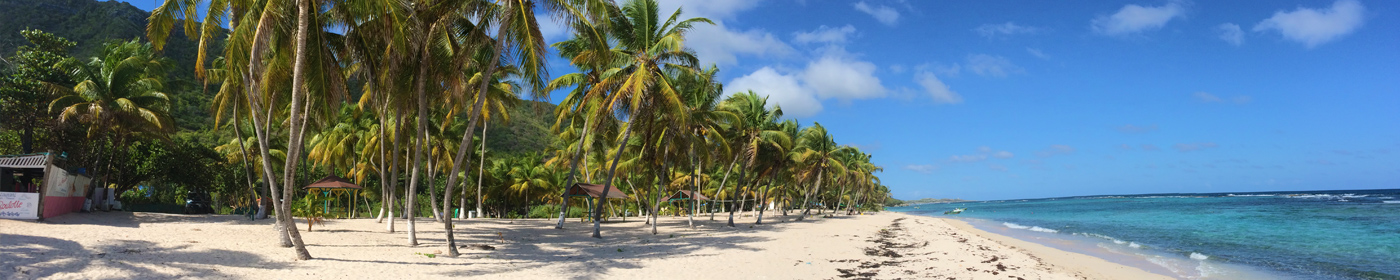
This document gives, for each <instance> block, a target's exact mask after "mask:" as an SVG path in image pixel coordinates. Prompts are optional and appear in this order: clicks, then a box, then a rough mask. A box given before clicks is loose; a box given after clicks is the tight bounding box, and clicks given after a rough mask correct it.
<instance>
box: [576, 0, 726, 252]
mask: <svg viewBox="0 0 1400 280" xmlns="http://www.w3.org/2000/svg"><path fill="white" fill-rule="evenodd" d="M680 15H681V10H680V9H677V10H676V11H675V12H674V13H672V14H671V16H670V17H669V18H668V19H667V20H666V21H665V22H662V21H661V20H660V18H659V17H660V13H659V11H658V8H657V3H656V1H655V0H633V1H628V2H627V3H626V4H625V5H624V6H623V7H622V13H621V15H620V16H617V17H615V18H614V20H613V21H612V24H611V26H609V29H610V32H609V34H612V35H614V36H616V38H617V42H618V47H619V48H621V49H620V50H618V51H619V52H621V53H623V54H626V55H627V57H628V58H629V59H628V61H627V62H626V63H625V64H623V65H621V66H618V67H615V68H612V69H609V70H607V71H605V73H607V72H611V74H610V75H607V76H605V77H603V79H602V80H601V81H600V82H599V86H597V87H595V88H594V89H593V90H594V91H599V90H608V89H615V90H614V91H613V94H611V95H609V96H607V97H606V98H605V103H604V104H606V108H607V110H605V111H603V112H626V113H627V115H629V116H631V117H632V120H630V121H628V122H627V127H626V128H625V129H623V131H622V141H620V142H619V143H623V144H622V145H619V146H618V149H617V150H618V152H617V153H616V155H614V156H613V160H612V163H611V167H609V168H608V176H607V179H606V180H605V181H604V184H603V185H605V186H611V185H612V181H613V179H615V177H616V175H617V174H616V171H617V164H618V161H619V160H620V159H621V156H622V149H623V148H625V147H626V146H627V145H625V143H628V141H629V139H630V138H631V137H632V130H633V129H634V127H633V126H637V124H638V123H640V122H645V121H647V120H645V118H646V116H653V115H667V114H669V115H672V116H678V115H683V114H684V111H683V110H681V108H684V104H683V103H682V102H681V100H680V94H679V93H678V92H677V91H676V89H675V87H674V86H673V85H672V84H671V81H669V80H668V79H666V75H665V73H666V71H667V70H666V69H667V68H682V67H689V68H692V69H693V67H694V65H695V64H696V59H695V56H694V55H693V54H691V53H690V52H689V51H687V50H686V49H685V48H684V42H685V33H686V32H687V31H689V30H690V28H691V27H693V26H694V24H695V23H710V24H714V23H713V22H711V21H710V20H709V19H706V18H691V19H685V20H679V19H678V18H679V17H680ZM643 128H645V127H643ZM643 148H646V145H643ZM608 190H609V188H604V189H603V193H602V194H601V196H602V197H607V195H608ZM603 204H604V203H597V205H594V206H593V207H594V209H593V213H592V215H593V237H594V238H602V237H603V236H602V234H601V232H600V231H601V227H602V224H601V220H600V218H601V217H602V211H603Z"/></svg>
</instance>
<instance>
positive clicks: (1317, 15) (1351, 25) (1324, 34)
mask: <svg viewBox="0 0 1400 280" xmlns="http://www.w3.org/2000/svg"><path fill="white" fill-rule="evenodd" d="M1365 13H1366V7H1363V6H1361V2H1357V1H1356V0H1338V1H1337V2H1335V3H1332V7H1331V8H1327V9H1309V8H1303V7H1298V9H1297V10H1294V11H1292V12H1284V11H1277V12H1274V16H1273V17H1270V18H1268V19H1265V20H1264V21H1261V22H1259V24H1256V25H1254V31H1255V32H1264V31H1278V32H1279V34H1282V35H1283V37H1284V38H1286V39H1289V40H1293V41H1297V42H1299V43H1303V45H1304V46H1307V47H1308V48H1313V47H1316V46H1317V45H1321V44H1323V43H1327V42H1330V41H1332V40H1336V39H1337V38H1340V37H1342V36H1344V35H1347V34H1351V33H1352V32H1354V31H1356V29H1357V28H1360V27H1361V24H1362V21H1363V20H1364V17H1365Z"/></svg>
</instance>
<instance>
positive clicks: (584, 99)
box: [545, 5, 620, 229]
mask: <svg viewBox="0 0 1400 280" xmlns="http://www.w3.org/2000/svg"><path fill="white" fill-rule="evenodd" d="M570 8H571V9H569V11H570V13H572V14H575V15H576V18H577V19H578V20H576V21H575V22H573V23H572V25H573V30H574V33H575V36H574V37H573V38H571V39H569V40H565V41H562V42H559V43H555V44H554V45H553V46H554V47H555V48H556V49H558V50H559V55H560V56H562V57H564V58H568V59H570V61H571V62H572V63H573V64H574V65H575V66H577V67H579V68H581V69H584V72H582V73H570V74H565V75H563V76H560V77H559V78H556V79H554V80H553V81H550V82H549V84H548V85H547V86H546V87H545V90H546V91H551V92H552V91H554V90H556V89H560V88H564V87H573V88H574V89H573V90H571V91H569V94H568V95H567V96H566V97H564V100H563V101H562V102H559V106H558V107H557V108H556V109H555V115H557V117H558V118H557V119H556V121H555V123H554V126H553V129H554V130H555V132H560V131H559V130H560V128H559V126H560V125H561V124H562V123H563V122H564V121H565V120H569V121H570V126H571V127H572V126H577V127H578V128H577V129H578V130H579V133H578V141H577V142H578V144H577V145H576V146H575V147H576V148H574V151H573V155H572V156H571V157H569V174H568V176H567V177H566V179H565V183H564V190H563V191H564V192H567V191H568V188H569V187H570V186H573V184H574V181H575V180H576V177H577V176H576V175H578V163H579V160H580V156H582V155H583V154H584V151H585V150H588V149H587V148H586V146H585V143H586V142H587V140H588V139H589V138H588V136H589V133H590V131H592V130H594V127H593V126H595V125H589V122H590V121H592V122H593V123H594V124H611V123H615V122H613V121H612V120H611V119H609V120H594V118H590V116H604V117H605V116H608V114H601V113H600V112H598V110H599V109H601V108H602V106H600V104H599V103H601V99H602V97H603V96H602V95H603V94H605V93H607V92H606V91H601V92H600V91H594V90H593V87H594V86H595V85H597V84H598V82H599V80H600V79H601V78H602V77H601V76H602V71H603V70H605V69H609V68H612V67H614V66H617V64H618V61H619V59H618V57H620V55H619V54H620V53H619V52H616V51H614V50H613V49H612V48H611V47H610V43H609V41H608V35H607V29H606V27H607V26H606V25H607V24H608V23H609V22H608V20H609V19H610V18H607V17H601V18H600V17H589V16H582V15H581V13H583V11H579V10H577V9H572V7H570ZM592 10H594V11H602V12H606V13H609V14H615V13H617V12H619V11H618V9H617V7H616V6H613V5H602V7H600V8H596V9H592ZM585 159H586V158H585ZM560 196H561V197H563V200H564V202H563V203H562V204H561V205H560V207H559V222H558V223H557V224H555V226H554V228H555V229H563V228H564V218H565V215H566V214H567V211H568V208H569V199H568V197H564V196H563V194H560Z"/></svg>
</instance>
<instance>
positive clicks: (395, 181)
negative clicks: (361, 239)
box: [385, 109, 404, 233]
mask: <svg viewBox="0 0 1400 280" xmlns="http://www.w3.org/2000/svg"><path fill="white" fill-rule="evenodd" d="M394 111H395V112H394V114H395V117H394V120H395V121H394V147H393V150H389V195H388V196H385V203H388V205H389V206H386V207H385V208H388V209H389V215H386V216H388V217H389V223H388V225H386V226H385V230H387V231H389V232H390V233H393V232H394V201H395V200H397V198H396V197H397V196H398V193H399V140H403V133H400V132H402V131H403V123H404V117H403V110H402V109H399V110H394Z"/></svg>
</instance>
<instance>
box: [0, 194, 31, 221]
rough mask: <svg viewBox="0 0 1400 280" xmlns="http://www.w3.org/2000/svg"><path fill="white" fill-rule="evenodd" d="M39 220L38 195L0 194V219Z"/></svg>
mask: <svg viewBox="0 0 1400 280" xmlns="http://www.w3.org/2000/svg"><path fill="white" fill-rule="evenodd" d="M38 218H39V194H37V193H16V192H0V219H22V220H34V219H38Z"/></svg>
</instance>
